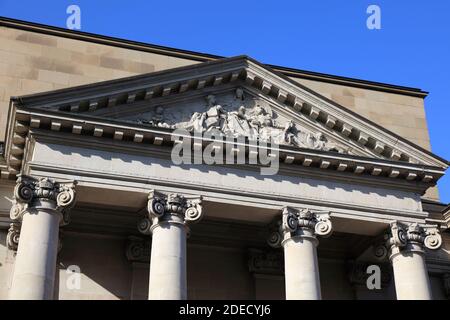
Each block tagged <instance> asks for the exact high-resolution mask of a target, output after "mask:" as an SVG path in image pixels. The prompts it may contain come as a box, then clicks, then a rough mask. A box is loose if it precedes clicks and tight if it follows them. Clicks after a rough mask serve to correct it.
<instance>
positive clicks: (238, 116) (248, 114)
mask: <svg viewBox="0 0 450 320" xmlns="http://www.w3.org/2000/svg"><path fill="white" fill-rule="evenodd" d="M205 100H206V102H207V104H206V106H204V107H201V108H194V110H195V111H192V114H191V115H189V111H188V110H189V109H187V111H188V112H186V110H180V111H177V112H175V111H171V108H164V107H162V106H158V107H156V108H155V109H154V111H153V112H151V113H150V116H148V119H139V120H138V122H140V123H145V124H149V125H152V126H157V127H161V128H172V129H174V128H183V129H186V130H188V131H195V132H200V133H203V132H209V133H214V135H215V136H217V135H227V136H232V137H247V138H248V139H249V140H253V141H255V140H259V141H263V142H267V143H276V144H280V145H291V146H296V147H301V148H309V149H314V150H323V151H335V152H340V153H347V150H345V149H343V148H342V147H340V146H338V145H336V144H334V143H332V142H329V141H328V140H327V138H326V137H325V135H324V134H323V133H321V132H316V133H313V132H308V131H304V130H303V129H300V128H299V127H298V126H297V125H296V124H295V123H294V122H293V121H292V120H287V121H286V122H283V121H282V120H281V121H280V119H279V118H278V117H277V114H276V113H274V112H273V110H272V108H271V107H270V106H269V105H266V104H265V102H264V101H259V102H258V101H257V102H256V104H254V101H253V100H252V99H246V97H245V95H244V90H243V89H242V88H237V89H236V90H235V92H234V96H233V97H231V98H229V100H231V103H228V104H224V105H222V104H219V103H218V102H217V99H216V96H215V95H213V94H210V95H208V96H206V97H205ZM249 100H252V101H249ZM252 106H253V107H252ZM191 110H192V109H191Z"/></svg>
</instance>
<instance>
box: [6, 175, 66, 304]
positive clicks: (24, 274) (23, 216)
mask: <svg viewBox="0 0 450 320" xmlns="http://www.w3.org/2000/svg"><path fill="white" fill-rule="evenodd" d="M14 197H15V204H14V206H13V207H12V209H11V213H10V215H11V219H13V220H14V221H18V222H21V227H20V236H19V237H18V234H17V228H13V226H12V228H11V229H10V232H12V233H11V235H10V236H8V243H9V242H11V244H12V243H17V242H18V246H17V255H16V260H15V265H14V273H13V278H12V285H11V289H10V292H9V298H10V299H12V300H17V299H20V300H50V299H53V289H54V282H55V272H56V258H57V254H58V241H59V226H60V225H61V224H63V223H67V222H68V210H69V209H70V208H71V207H72V206H73V204H74V202H75V191H74V183H58V182H55V181H53V180H50V179H47V178H41V179H35V178H32V177H28V176H20V177H19V178H18V180H17V185H16V187H15V189H14ZM16 223H17V222H16ZM14 239H15V240H14ZM12 240H14V241H12Z"/></svg>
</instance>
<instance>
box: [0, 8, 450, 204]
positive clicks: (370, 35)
mask: <svg viewBox="0 0 450 320" xmlns="http://www.w3.org/2000/svg"><path fill="white" fill-rule="evenodd" d="M71 4H75V5H78V6H79V7H80V9H81V30H82V31H86V32H92V33H97V34H102V35H108V36H114V37H119V38H125V39H130V40H137V41H142V42H147V43H152V44H158V45H164V46H170V47H175V48H180V49H186V50H193V51H200V52H205V53H211V54H217V55H221V56H234V55H239V54H247V55H249V56H251V57H253V58H255V59H257V60H259V61H261V62H263V63H269V64H276V65H282V66H288V67H293V68H299V69H305V70H311V71H317V72H323V73H329V74H336V75H340V76H347V77H354V78H360V79H367V80H372V81H380V82H387V83H392V84H397V85H404V86H411V87H418V88H421V89H423V90H425V91H429V92H430V95H429V96H428V97H427V98H426V100H425V105H426V116H427V121H428V126H429V131H430V135H431V145H432V151H433V152H434V153H436V154H438V155H439V156H441V157H444V158H445V159H447V160H450V148H449V141H448V140H449V138H450V130H449V126H450V123H449V120H450V108H449V103H450V60H449V59H450V23H449V14H450V1H448V0H432V1H418V0H395V1H392V0H386V1H382V0H372V1H365V0H345V1H344V0H341V1H336V0H316V1H301V0H291V1H286V0H277V1H275V0H258V1H256V0H253V1H250V0H248V1H244V0H239V1H236V0H227V1H213V0H209V1H206V0H201V1H199V0H193V1H170V0H164V1H144V0H142V1H132V0H129V1H112V0H110V1H101V0H97V1H92V0H80V1H78V0H73V1H66V0H54V1H48V0H39V1H24V0H20V1H18V0H0V15H1V16H5V17H11V18H16V19H22V20H27V21H32V22H39V23H44V24H48V25H54V26H58V27H64V28H65V27H66V20H67V17H68V14H67V13H66V9H67V7H68V6H69V5H71ZM371 4H374V5H378V6H379V7H380V9H381V29H380V30H369V29H368V28H367V26H366V20H367V18H368V16H369V15H368V14H367V13H366V10H367V8H368V6H369V5H371ZM439 188H440V195H441V201H442V202H446V203H448V202H450V170H449V172H448V175H447V177H444V178H442V179H441V180H440V182H439Z"/></svg>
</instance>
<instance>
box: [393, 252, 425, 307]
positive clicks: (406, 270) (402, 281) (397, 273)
mask: <svg viewBox="0 0 450 320" xmlns="http://www.w3.org/2000/svg"><path fill="white" fill-rule="evenodd" d="M391 262H392V267H393V269H394V281H395V291H396V293H397V299H398V300H431V299H432V296H431V288H430V280H429V278H428V271H427V267H426V264H425V260H424V253H423V252H419V251H411V250H405V252H399V253H397V254H395V255H393V256H392V257H391Z"/></svg>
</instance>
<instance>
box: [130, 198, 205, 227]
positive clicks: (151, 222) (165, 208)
mask: <svg viewBox="0 0 450 320" xmlns="http://www.w3.org/2000/svg"><path fill="white" fill-rule="evenodd" d="M147 209H148V216H147V217H145V218H144V219H142V220H141V221H140V222H139V223H138V230H139V231H140V232H141V233H143V234H147V235H148V234H151V232H152V230H153V228H155V227H156V226H157V225H159V224H162V223H178V224H183V225H187V224H190V223H196V222H198V221H200V220H201V218H202V216H203V212H202V198H201V197H198V198H195V199H187V198H186V197H184V196H183V195H179V194H175V193H171V194H168V195H165V194H163V193H160V192H157V191H155V190H152V191H150V193H149V195H148V203H147Z"/></svg>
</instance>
